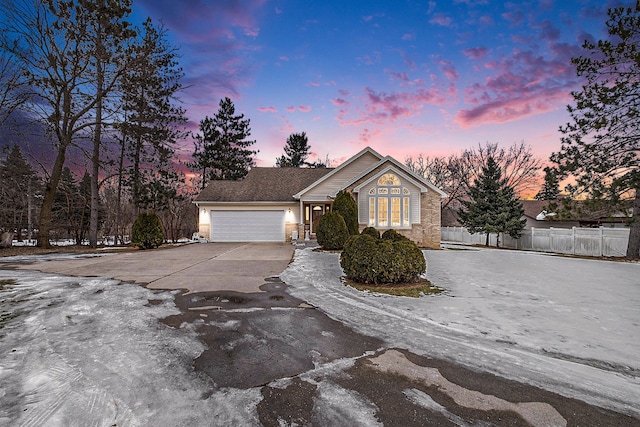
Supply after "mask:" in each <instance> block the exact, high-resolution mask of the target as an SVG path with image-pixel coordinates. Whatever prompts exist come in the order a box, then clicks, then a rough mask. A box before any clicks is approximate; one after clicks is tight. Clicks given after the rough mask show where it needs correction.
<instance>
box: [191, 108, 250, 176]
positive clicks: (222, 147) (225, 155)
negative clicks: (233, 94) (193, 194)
mask: <svg viewBox="0 0 640 427" xmlns="http://www.w3.org/2000/svg"><path fill="white" fill-rule="evenodd" d="M219 107H220V108H219V109H218V112H217V113H216V115H215V116H214V117H211V118H210V117H205V118H204V120H202V121H200V132H201V133H202V134H199V135H196V138H195V141H194V145H195V151H194V153H193V158H194V160H195V161H194V162H193V163H190V164H189V167H191V168H192V169H193V170H195V171H197V172H199V173H201V175H202V185H203V187H204V185H205V183H206V181H208V180H223V179H227V180H238V179H241V178H243V177H244V176H245V175H246V174H247V173H248V172H249V168H251V167H252V166H253V165H254V160H253V156H255V155H256V154H258V151H255V150H251V148H250V147H251V146H252V145H253V144H255V142H256V141H251V140H249V139H248V138H249V136H250V135H251V128H250V126H249V125H250V120H249V119H245V118H244V114H239V115H236V114H235V106H234V105H233V102H231V99H229V98H228V97H227V98H224V99H222V100H220V104H219Z"/></svg>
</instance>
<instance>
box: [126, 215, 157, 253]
mask: <svg viewBox="0 0 640 427" xmlns="http://www.w3.org/2000/svg"><path fill="white" fill-rule="evenodd" d="M163 241H164V233H163V231H162V222H161V221H160V218H158V215H156V214H154V213H141V214H139V215H138V217H137V218H136V221H135V222H134V223H133V226H132V227H131V244H132V245H133V246H137V247H139V248H140V249H153V248H157V247H158V246H160V245H161V244H162V242H163Z"/></svg>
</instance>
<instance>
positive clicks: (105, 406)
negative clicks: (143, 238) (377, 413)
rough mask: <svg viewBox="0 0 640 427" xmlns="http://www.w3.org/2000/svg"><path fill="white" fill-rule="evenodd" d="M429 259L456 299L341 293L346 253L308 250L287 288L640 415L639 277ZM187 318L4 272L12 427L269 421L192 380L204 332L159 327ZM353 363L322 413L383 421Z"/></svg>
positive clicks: (99, 290)
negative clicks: (352, 379) (355, 383)
mask: <svg viewBox="0 0 640 427" xmlns="http://www.w3.org/2000/svg"><path fill="white" fill-rule="evenodd" d="M425 256H426V258H427V263H428V278H429V279H430V280H431V281H432V282H433V283H434V284H435V285H438V286H440V287H443V288H445V289H446V293H444V294H441V295H437V296H430V297H423V298H419V299H412V298H405V297H390V296H380V295H374V294H367V293H362V292H358V291H356V290H355V289H353V288H350V287H347V286H345V285H344V284H343V283H342V282H341V275H342V271H341V269H340V266H339V255H338V254H332V253H323V252H316V251H313V250H312V249H304V250H297V251H296V255H295V260H294V262H293V263H292V264H290V266H289V267H288V268H287V270H286V271H285V272H284V273H283V274H282V275H281V278H282V279H283V280H284V281H285V282H286V283H287V284H289V285H290V288H289V292H291V293H292V294H293V295H294V296H296V297H299V298H301V299H303V300H305V301H307V302H309V303H311V304H313V305H315V306H318V307H319V308H321V309H322V310H323V311H325V312H326V313H327V314H328V315H329V316H331V317H333V318H335V319H337V320H340V321H342V322H344V323H346V324H348V325H350V326H352V327H353V328H355V329H356V330H358V331H360V332H363V333H365V334H368V335H373V336H376V337H379V338H382V339H384V340H386V342H387V344H388V346H389V347H400V348H406V349H409V350H411V351H413V352H415V353H418V354H423V355H428V356H432V357H440V358H446V359H449V360H453V361H455V362H459V363H461V364H464V365H466V366H470V367H474V368H477V369H479V370H483V371H489V372H494V373H498V374H500V375H503V376H506V377H508V378H512V379H516V380H520V381H524V382H527V383H530V384H534V385H538V386H541V387H543V388H545V389H548V390H552V391H556V392H559V393H561V394H564V395H566V396H570V397H577V398H580V399H581V400H585V401H587V402H591V403H595V404H598V405H601V406H605V407H608V408H612V409H615V410H618V411H622V412H625V413H630V414H633V415H634V416H636V417H639V416H640V400H639V399H638V396H640V339H638V337H640V264H638V263H624V262H608V261H597V260H584V259H572V258H562V257H556V256H549V255H544V254H537V253H526V252H516V251H506V250H500V251H498V250H475V249H474V250H457V251H454V250H443V251H427V252H425ZM0 267H1V264H0ZM3 280H10V281H12V282H13V284H7V282H3ZM177 313H178V310H177V308H176V306H175V304H174V294H173V293H172V292H168V291H151V290H148V289H145V288H143V287H141V286H138V285H132V284H126V283H119V282H117V281H114V280H108V279H103V278H72V277H68V276H57V275H50V274H42V273H38V272H33V271H11V270H0V425H34V426H35V425H54V426H55V425H60V426H62V425H69V423H70V422H73V423H75V425H211V423H212V420H215V422H214V424H216V425H257V424H259V419H258V415H257V410H256V408H257V406H258V404H259V403H260V401H261V400H262V394H261V390H260V389H259V388H253V389H248V390H241V389H234V388H220V387H217V386H216V385H215V384H214V382H213V381H212V380H211V379H209V378H206V377H205V376H203V375H200V374H198V373H196V372H194V370H193V367H192V361H193V359H194V358H195V357H197V356H198V355H199V354H201V352H202V351H203V350H204V346H203V344H202V342H201V341H200V340H198V338H197V335H196V333H195V332H194V328H193V325H191V324H183V325H182V326H181V328H180V329H173V328H170V327H168V326H165V325H164V324H162V323H161V322H160V319H162V318H165V317H167V316H169V315H173V314H177ZM327 333H329V332H327ZM373 350H376V349H373ZM353 363H354V360H351V359H343V360H336V361H331V362H329V363H327V364H326V365H321V366H317V367H316V369H314V371H310V372H309V373H305V374H304V375H306V376H307V377H308V378H309V381H311V380H313V381H318V387H319V390H320V393H319V396H318V397H316V401H315V403H314V405H316V406H317V408H319V409H318V410H319V411H321V412H322V416H324V417H329V418H327V419H328V420H329V419H330V420H332V421H327V422H326V423H325V424H326V425H336V424H338V423H340V421H338V420H342V421H344V418H340V417H343V416H344V414H349V415H350V416H353V417H355V418H354V419H360V421H359V422H360V423H361V424H363V425H373V424H375V422H373V421H371V422H369V421H366V420H368V419H369V418H367V417H370V416H371V408H370V405H369V404H364V403H363V404H356V403H357V402H360V403H362V400H361V399H360V397H358V396H356V394H355V393H352V392H351V391H350V390H345V389H341V388H340V387H339V386H337V385H335V384H334V383H333V382H331V381H330V376H331V373H332V372H341V371H342V370H344V369H346V368H348V367H349V366H352V365H353ZM325 376H326V378H329V379H327V380H322V379H321V378H325ZM282 381H286V379H284V380H282ZM354 396H355V397H354ZM356 397H357V398H356ZM354 402H355V403H354ZM365 403H366V402H365ZM322 408H325V409H322ZM336 408H337V409H336ZM334 412H335V414H337V415H335V417H336V418H331V417H330V416H331V414H333V413H334ZM363 420H364V421H363ZM347 424H349V423H347ZM350 424H351V425H355V424H357V423H350Z"/></svg>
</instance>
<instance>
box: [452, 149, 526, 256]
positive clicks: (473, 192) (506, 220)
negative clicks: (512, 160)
mask: <svg viewBox="0 0 640 427" xmlns="http://www.w3.org/2000/svg"><path fill="white" fill-rule="evenodd" d="M469 195H470V197H471V200H464V201H463V202H462V205H463V207H462V208H461V209H460V210H459V211H458V215H459V218H460V222H461V223H462V225H463V226H464V227H465V228H466V229H467V230H469V233H471V234H475V233H486V241H485V245H487V246H489V235H490V234H496V246H499V245H500V233H507V234H509V235H510V236H511V237H513V238H515V239H517V238H519V237H520V235H521V232H522V229H523V228H524V226H525V224H526V220H525V219H522V217H523V215H524V209H523V208H522V203H520V201H519V200H518V199H517V197H516V195H515V191H514V190H513V187H510V186H509V185H508V184H507V183H506V181H505V179H503V178H502V172H501V170H500V166H499V165H498V163H496V161H495V160H494V159H493V157H489V158H488V159H487V162H486V165H485V166H483V167H482V171H481V173H480V174H479V176H478V177H477V178H476V179H474V181H473V185H472V186H471V187H470V188H469Z"/></svg>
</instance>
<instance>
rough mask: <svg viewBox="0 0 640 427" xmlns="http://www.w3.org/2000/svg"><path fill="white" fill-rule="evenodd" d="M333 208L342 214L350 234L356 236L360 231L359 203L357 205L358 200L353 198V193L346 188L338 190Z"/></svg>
mask: <svg viewBox="0 0 640 427" xmlns="http://www.w3.org/2000/svg"><path fill="white" fill-rule="evenodd" d="M331 209H332V210H333V211H334V212H338V213H339V214H340V215H342V218H343V219H344V222H345V223H346V224H347V230H349V234H350V235H352V236H355V235H356V234H359V233H360V232H359V226H358V205H356V201H355V200H353V197H351V194H349V193H347V192H346V191H344V190H342V191H340V192H338V194H337V195H336V199H335V200H334V201H333V207H332V208H331Z"/></svg>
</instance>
